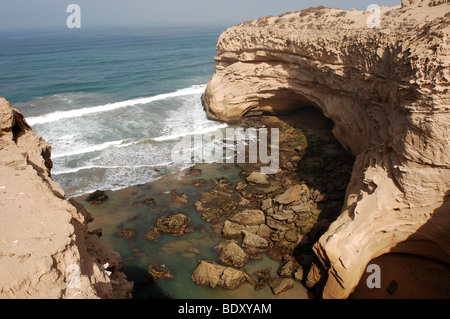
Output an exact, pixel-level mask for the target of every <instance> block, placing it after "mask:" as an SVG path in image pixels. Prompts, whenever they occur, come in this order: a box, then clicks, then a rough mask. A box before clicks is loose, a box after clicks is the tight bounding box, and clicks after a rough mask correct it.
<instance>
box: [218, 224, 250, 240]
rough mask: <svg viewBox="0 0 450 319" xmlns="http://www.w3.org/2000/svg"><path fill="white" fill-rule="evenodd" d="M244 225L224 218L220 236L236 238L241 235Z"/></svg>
mask: <svg viewBox="0 0 450 319" xmlns="http://www.w3.org/2000/svg"><path fill="white" fill-rule="evenodd" d="M244 230H245V226H243V225H241V224H238V223H235V222H232V221H229V220H226V221H225V223H224V225H223V228H222V236H223V237H225V238H237V237H240V236H241V235H242V232H243V231H244Z"/></svg>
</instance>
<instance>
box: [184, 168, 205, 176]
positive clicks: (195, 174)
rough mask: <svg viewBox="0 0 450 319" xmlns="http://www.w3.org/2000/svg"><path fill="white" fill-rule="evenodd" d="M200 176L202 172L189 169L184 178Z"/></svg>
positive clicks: (197, 169) (196, 169)
mask: <svg viewBox="0 0 450 319" xmlns="http://www.w3.org/2000/svg"><path fill="white" fill-rule="evenodd" d="M201 174H202V170H201V169H199V168H194V167H191V168H189V170H188V171H187V172H186V176H199V175H201Z"/></svg>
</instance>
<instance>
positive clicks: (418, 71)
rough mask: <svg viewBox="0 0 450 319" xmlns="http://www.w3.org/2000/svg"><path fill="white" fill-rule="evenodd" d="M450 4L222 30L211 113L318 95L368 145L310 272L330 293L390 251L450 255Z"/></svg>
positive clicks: (340, 132) (241, 112)
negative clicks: (340, 210) (339, 212)
mask: <svg viewBox="0 0 450 319" xmlns="http://www.w3.org/2000/svg"><path fill="white" fill-rule="evenodd" d="M449 12H450V5H449V4H448V3H446V2H445V1H413V0H410V1H403V2H402V5H401V6H397V7H392V8H386V7H381V8H380V9H379V11H377V10H375V11H372V12H363V11H356V10H351V11H344V10H340V9H327V8H310V9H306V10H303V11H301V12H295V13H286V14H283V15H281V16H279V17H265V18H261V19H257V20H254V21H248V22H244V23H241V24H239V25H236V26H234V27H232V28H230V29H228V30H226V31H225V32H224V33H223V34H222V35H221V36H220V38H219V41H218V44H217V53H218V55H217V57H216V58H215V63H216V70H215V73H214V76H213V78H212V79H211V81H210V82H209V84H208V86H207V88H206V91H205V94H204V95H203V102H204V105H205V109H206V111H207V114H208V116H209V117H210V118H212V119H216V120H220V121H226V122H238V121H239V120H240V119H241V118H242V117H246V116H255V115H261V114H283V113H288V112H291V111H294V110H296V109H299V108H301V107H304V106H314V107H316V108H318V109H319V110H321V112H323V114H324V115H325V116H326V117H327V118H329V119H331V120H332V121H333V122H334V129H333V134H334V135H335V137H336V138H337V139H338V140H339V141H340V143H341V144H342V145H343V146H344V147H345V148H346V149H347V150H348V151H349V152H351V153H353V154H354V155H355V156H356V161H355V164H354V167H353V172H352V178H351V181H350V183H349V185H348V187H347V190H346V201H345V204H344V206H343V208H342V213H341V215H340V217H339V218H338V219H337V220H336V221H335V222H334V223H332V224H331V226H330V227H329V229H328V231H327V232H326V233H325V234H324V235H323V236H322V237H321V238H320V240H319V241H318V242H317V243H316V244H315V246H314V252H315V258H316V259H315V261H314V263H313V267H312V269H311V271H310V272H309V274H308V279H307V283H308V285H309V286H310V287H314V286H315V287H319V288H321V289H320V290H321V291H322V296H323V297H324V298H346V297H348V296H349V295H350V294H351V292H352V291H353V290H354V288H355V286H356V285H357V284H358V282H359V280H360V278H361V275H362V274H363V272H364V271H365V268H366V266H367V264H368V262H369V261H371V260H372V259H373V258H376V257H378V256H380V255H382V254H385V253H388V252H402V253H411V254H417V255H422V256H426V257H430V258H436V259H440V260H443V261H445V262H447V263H448V262H450V214H449V212H450V200H449V198H450V197H449V195H450V147H449V146H450V145H449V141H450V128H449V123H450V91H449V84H450V67H449V64H450V57H449V54H450V38H449V33H450V26H449V24H450V13H449ZM378 14H379V20H378V21H379V22H380V24H379V28H378V27H377V25H376V24H375V28H372V27H370V26H374V24H373V21H375V22H377V20H376V19H378V17H377V15H378ZM374 19H375V20H374Z"/></svg>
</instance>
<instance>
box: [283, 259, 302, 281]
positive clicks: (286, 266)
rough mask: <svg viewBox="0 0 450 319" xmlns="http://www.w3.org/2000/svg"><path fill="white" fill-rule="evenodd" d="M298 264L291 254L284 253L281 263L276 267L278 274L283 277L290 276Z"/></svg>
mask: <svg viewBox="0 0 450 319" xmlns="http://www.w3.org/2000/svg"><path fill="white" fill-rule="evenodd" d="M299 266H300V264H299V263H298V262H297V261H296V260H295V258H294V257H292V256H291V255H286V256H284V258H283V265H282V266H281V267H280V268H279V269H278V275H280V277H283V278H292V276H293V275H294V272H295V271H296V270H297V268H298V267H299Z"/></svg>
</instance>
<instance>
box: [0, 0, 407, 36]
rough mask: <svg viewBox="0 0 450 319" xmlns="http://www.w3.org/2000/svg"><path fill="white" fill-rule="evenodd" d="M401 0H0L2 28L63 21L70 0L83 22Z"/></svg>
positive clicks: (183, 21)
mask: <svg viewBox="0 0 450 319" xmlns="http://www.w3.org/2000/svg"><path fill="white" fill-rule="evenodd" d="M400 2H401V0H367V1H366V0H342V1H337V0H336V1H324V0H306V1H300V0H270V1H269V0H220V1H217V0H214V1H213V0H0V30H4V29H9V28H21V27H23V28H38V27H48V26H61V27H65V25H66V19H67V17H68V16H69V14H70V13H67V12H66V8H67V6H68V5H69V4H71V3H74V4H78V5H79V6H80V8H81V27H83V26H85V27H86V26H92V25H142V24H148V25H233V24H236V23H239V22H243V21H246V20H251V19H256V18H259V17H263V16H268V15H279V14H282V13H285V12H288V11H299V10H301V9H304V8H308V7H316V6H319V5H323V6H326V7H334V8H342V9H352V8H355V9H358V10H365V9H366V8H367V6H368V5H369V4H372V3H374V4H378V5H380V6H383V5H384V6H395V5H398V4H400Z"/></svg>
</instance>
